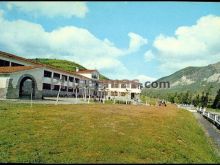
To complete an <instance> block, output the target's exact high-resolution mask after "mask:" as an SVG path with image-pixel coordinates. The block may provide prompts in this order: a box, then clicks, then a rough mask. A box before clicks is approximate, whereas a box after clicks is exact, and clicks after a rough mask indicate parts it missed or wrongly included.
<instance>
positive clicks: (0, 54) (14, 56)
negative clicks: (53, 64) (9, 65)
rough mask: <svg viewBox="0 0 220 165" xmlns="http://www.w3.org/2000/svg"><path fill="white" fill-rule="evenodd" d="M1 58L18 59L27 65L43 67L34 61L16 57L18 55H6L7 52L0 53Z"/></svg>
mask: <svg viewBox="0 0 220 165" xmlns="http://www.w3.org/2000/svg"><path fill="white" fill-rule="evenodd" d="M0 56H2V57H6V58H12V59H16V60H18V61H23V62H27V63H30V64H33V65H39V66H42V64H40V63H37V62H34V61H32V60H30V59H26V58H23V57H19V56H16V55H13V54H10V53H6V52H3V51H0Z"/></svg>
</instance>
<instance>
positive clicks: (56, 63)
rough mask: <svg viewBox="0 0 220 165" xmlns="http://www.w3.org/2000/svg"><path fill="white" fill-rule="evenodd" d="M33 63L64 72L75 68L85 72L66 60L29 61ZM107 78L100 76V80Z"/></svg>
mask: <svg viewBox="0 0 220 165" xmlns="http://www.w3.org/2000/svg"><path fill="white" fill-rule="evenodd" d="M31 60H33V61H35V62H39V63H41V64H46V65H49V66H53V67H56V68H58V69H63V70H66V71H75V70H76V67H78V68H79V70H86V68H85V67H83V66H82V65H80V64H77V63H75V62H72V61H67V60H59V59H48V58H35V59H31ZM108 79H109V78H107V77H105V76H104V75H102V74H100V80H108Z"/></svg>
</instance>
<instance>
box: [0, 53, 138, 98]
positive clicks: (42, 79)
mask: <svg viewBox="0 0 220 165" xmlns="http://www.w3.org/2000/svg"><path fill="white" fill-rule="evenodd" d="M140 92H141V89H140V83H139V82H138V80H132V81H129V80H103V81H101V80H99V72H98V71H97V70H78V69H76V70H75V71H72V72H67V71H64V70H61V69H57V68H55V67H51V66H48V65H43V64H40V63H36V62H33V61H32V60H29V59H25V58H22V57H19V56H16V55H13V54H9V53H6V52H2V51H0V98H6V99H18V98H25V97H30V96H31V97H32V98H34V99H42V98H44V97H56V96H57V95H58V94H59V95H60V96H61V97H77V98H78V97H84V98H86V97H99V98H100V97H101V98H105V99H112V98H113V97H114V98H115V97H117V98H118V99H119V98H123V97H124V98H125V97H126V98H129V99H137V98H138V96H139V94H140Z"/></svg>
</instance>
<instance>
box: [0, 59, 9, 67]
mask: <svg viewBox="0 0 220 165" xmlns="http://www.w3.org/2000/svg"><path fill="white" fill-rule="evenodd" d="M1 66H10V62H9V61H5V60H0V67H1Z"/></svg>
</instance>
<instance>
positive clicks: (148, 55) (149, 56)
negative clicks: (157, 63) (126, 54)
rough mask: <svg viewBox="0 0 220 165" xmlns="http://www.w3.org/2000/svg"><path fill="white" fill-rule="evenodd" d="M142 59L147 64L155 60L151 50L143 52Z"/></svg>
mask: <svg viewBox="0 0 220 165" xmlns="http://www.w3.org/2000/svg"><path fill="white" fill-rule="evenodd" d="M144 58H145V60H146V61H147V62H149V61H151V60H153V59H154V58H155V55H154V54H153V53H152V51H151V50H148V51H147V52H145V54H144Z"/></svg>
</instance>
